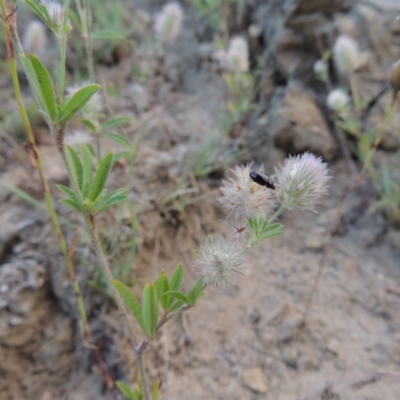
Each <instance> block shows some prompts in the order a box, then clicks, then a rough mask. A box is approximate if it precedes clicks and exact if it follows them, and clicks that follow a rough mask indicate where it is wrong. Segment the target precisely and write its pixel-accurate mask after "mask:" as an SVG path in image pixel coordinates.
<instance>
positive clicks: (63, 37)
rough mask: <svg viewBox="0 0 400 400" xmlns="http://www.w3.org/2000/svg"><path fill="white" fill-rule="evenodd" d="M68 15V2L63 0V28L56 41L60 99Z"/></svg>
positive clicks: (63, 80)
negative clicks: (57, 43) (58, 48)
mask: <svg viewBox="0 0 400 400" xmlns="http://www.w3.org/2000/svg"><path fill="white" fill-rule="evenodd" d="M68 13H69V0H65V3H64V19H63V26H62V28H61V29H60V33H59V34H58V35H57V37H58V40H59V42H60V64H59V66H58V95H59V98H60V99H62V98H63V96H64V88H65V58H66V51H67V36H68V31H67V26H68V24H69V22H68Z"/></svg>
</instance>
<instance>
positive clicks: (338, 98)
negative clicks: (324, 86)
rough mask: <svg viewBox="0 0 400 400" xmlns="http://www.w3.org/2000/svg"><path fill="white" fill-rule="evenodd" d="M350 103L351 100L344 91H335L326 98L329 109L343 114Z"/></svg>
mask: <svg viewBox="0 0 400 400" xmlns="http://www.w3.org/2000/svg"><path fill="white" fill-rule="evenodd" d="M349 103H350V98H349V96H348V95H347V93H346V92H345V91H344V90H342V89H334V90H332V91H330V92H329V94H328V97H327V98H326V104H327V105H328V107H329V108H330V109H331V110H333V111H336V112H337V113H341V112H342V111H343V110H345V109H346V108H347V106H348V105H349Z"/></svg>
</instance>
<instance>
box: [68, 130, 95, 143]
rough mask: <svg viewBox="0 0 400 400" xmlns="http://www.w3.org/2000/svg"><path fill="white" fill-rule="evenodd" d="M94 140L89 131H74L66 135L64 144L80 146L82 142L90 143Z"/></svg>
mask: <svg viewBox="0 0 400 400" xmlns="http://www.w3.org/2000/svg"><path fill="white" fill-rule="evenodd" d="M91 140H92V137H91V136H90V134H89V133H87V132H85V131H74V132H72V133H70V134H68V135H65V136H64V144H66V145H68V146H79V145H82V144H88V143H90V142H91Z"/></svg>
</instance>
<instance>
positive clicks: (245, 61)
mask: <svg viewBox="0 0 400 400" xmlns="http://www.w3.org/2000/svg"><path fill="white" fill-rule="evenodd" d="M226 56H227V62H228V66H229V69H231V70H232V71H233V72H248V70H249V47H248V45H247V41H246V39H244V38H243V37H241V36H237V37H234V38H232V39H231V40H230V42H229V48H228V52H227V54H226Z"/></svg>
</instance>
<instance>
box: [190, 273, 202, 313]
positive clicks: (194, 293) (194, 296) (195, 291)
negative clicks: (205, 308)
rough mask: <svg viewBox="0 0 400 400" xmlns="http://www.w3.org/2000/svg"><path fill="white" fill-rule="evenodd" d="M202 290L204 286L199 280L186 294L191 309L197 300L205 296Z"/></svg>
mask: <svg viewBox="0 0 400 400" xmlns="http://www.w3.org/2000/svg"><path fill="white" fill-rule="evenodd" d="M203 288H204V284H203V282H202V281H201V280H199V281H198V282H197V283H196V284H195V285H194V286H193V288H192V289H191V290H190V291H189V293H188V294H187V298H188V304H189V305H190V306H191V307H194V306H195V305H196V302H197V300H198V299H199V298H200V297H203V296H204V295H205V293H204V292H203Z"/></svg>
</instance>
